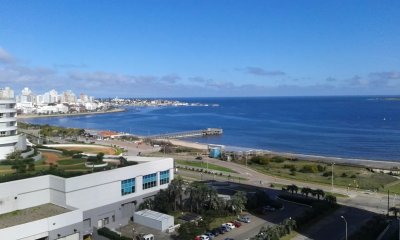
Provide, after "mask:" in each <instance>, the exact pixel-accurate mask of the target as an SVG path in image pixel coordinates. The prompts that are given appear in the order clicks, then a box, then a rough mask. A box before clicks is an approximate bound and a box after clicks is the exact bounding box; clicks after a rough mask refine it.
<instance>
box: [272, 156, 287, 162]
mask: <svg viewBox="0 0 400 240" xmlns="http://www.w3.org/2000/svg"><path fill="white" fill-rule="evenodd" d="M285 160H286V158H284V157H281V156H274V157H272V159H271V161H272V162H275V163H283V162H284V161H285Z"/></svg>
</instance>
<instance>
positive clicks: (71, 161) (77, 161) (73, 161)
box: [57, 158, 85, 165]
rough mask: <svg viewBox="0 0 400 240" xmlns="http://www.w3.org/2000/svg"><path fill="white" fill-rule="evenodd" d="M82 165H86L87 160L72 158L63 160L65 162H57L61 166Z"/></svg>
mask: <svg viewBox="0 0 400 240" xmlns="http://www.w3.org/2000/svg"><path fill="white" fill-rule="evenodd" d="M80 163H85V159H74V158H70V159H65V160H64V159H63V160H59V161H58V162H57V164H59V165H75V164H80Z"/></svg>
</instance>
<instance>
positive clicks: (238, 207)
mask: <svg viewBox="0 0 400 240" xmlns="http://www.w3.org/2000/svg"><path fill="white" fill-rule="evenodd" d="M246 203H247V197H246V194H245V193H244V192H242V191H238V192H236V193H235V194H234V195H233V196H232V199H231V201H230V204H231V208H232V210H233V211H234V212H235V213H241V212H242V210H243V209H244V208H245V205H246Z"/></svg>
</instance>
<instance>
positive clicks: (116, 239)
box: [97, 227, 132, 240]
mask: <svg viewBox="0 0 400 240" xmlns="http://www.w3.org/2000/svg"><path fill="white" fill-rule="evenodd" d="M97 233H98V234H99V235H102V236H104V237H106V238H108V239H111V240H132V238H128V237H124V236H119V234H118V233H116V232H113V231H111V230H110V229H108V228H106V227H103V228H100V229H99V230H97Z"/></svg>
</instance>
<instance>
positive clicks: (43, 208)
mask: <svg viewBox="0 0 400 240" xmlns="http://www.w3.org/2000/svg"><path fill="white" fill-rule="evenodd" d="M70 211H71V210H69V209H67V208H63V207H60V206H57V205H55V204H52V203H47V204H43V205H39V206H35V207H31V208H26V209H22V210H17V211H13V212H9V213H4V214H0V229H2V228H8V227H12V226H16V225H20V224H24V223H28V222H32V221H37V220H40V219H44V218H48V217H52V216H56V215H59V214H63V213H66V212H70Z"/></svg>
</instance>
